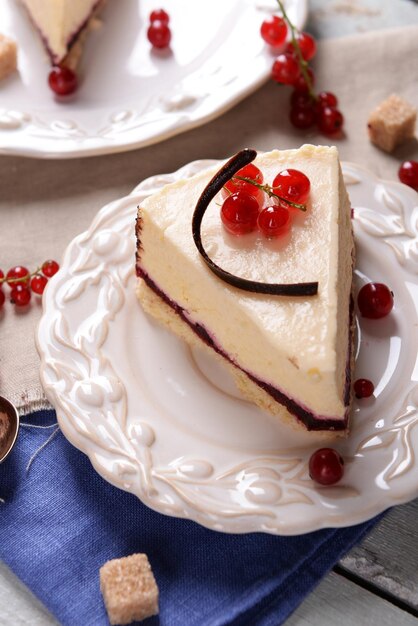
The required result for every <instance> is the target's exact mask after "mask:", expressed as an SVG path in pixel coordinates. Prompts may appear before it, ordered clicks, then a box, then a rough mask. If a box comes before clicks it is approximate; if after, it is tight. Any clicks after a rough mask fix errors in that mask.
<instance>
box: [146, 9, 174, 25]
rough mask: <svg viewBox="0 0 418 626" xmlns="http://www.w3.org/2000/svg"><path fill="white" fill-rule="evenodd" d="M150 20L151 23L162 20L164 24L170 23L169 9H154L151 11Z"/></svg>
mask: <svg viewBox="0 0 418 626" xmlns="http://www.w3.org/2000/svg"><path fill="white" fill-rule="evenodd" d="M149 21H150V22H151V23H152V22H162V23H163V24H168V22H169V21H170V16H169V14H168V13H167V11H164V9H155V10H154V11H151V13H150V16H149Z"/></svg>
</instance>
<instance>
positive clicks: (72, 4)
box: [22, 0, 97, 63]
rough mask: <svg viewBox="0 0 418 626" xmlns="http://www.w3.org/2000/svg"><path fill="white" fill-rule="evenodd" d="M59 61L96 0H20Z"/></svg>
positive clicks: (56, 60) (55, 59)
mask: <svg viewBox="0 0 418 626" xmlns="http://www.w3.org/2000/svg"><path fill="white" fill-rule="evenodd" d="M22 2H23V4H24V5H25V6H26V8H27V10H28V11H29V13H30V15H31V17H32V20H33V21H34V23H35V24H36V26H37V27H38V28H39V30H40V31H41V33H42V35H43V36H44V37H45V39H46V41H47V44H48V47H49V48H50V50H51V52H52V53H53V55H54V61H55V62H56V63H59V62H60V61H61V60H62V59H63V58H64V57H65V55H66V54H67V52H68V49H67V44H68V42H69V40H70V39H71V37H72V36H73V35H74V34H75V33H77V31H78V30H79V28H80V27H81V26H82V24H83V23H84V22H85V20H86V19H87V18H88V17H89V16H90V14H91V12H92V10H93V8H94V7H95V5H96V4H97V0H49V1H46V0H22Z"/></svg>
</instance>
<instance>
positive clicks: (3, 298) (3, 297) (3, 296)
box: [0, 289, 6, 307]
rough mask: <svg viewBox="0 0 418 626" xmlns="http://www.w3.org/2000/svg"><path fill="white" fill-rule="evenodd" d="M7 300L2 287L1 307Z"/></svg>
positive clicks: (0, 294) (0, 291) (0, 295)
mask: <svg viewBox="0 0 418 626" xmlns="http://www.w3.org/2000/svg"><path fill="white" fill-rule="evenodd" d="M5 300H6V296H5V295H4V291H3V289H0V307H2V306H3V304H4V301H5Z"/></svg>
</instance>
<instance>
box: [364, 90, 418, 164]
mask: <svg viewBox="0 0 418 626" xmlns="http://www.w3.org/2000/svg"><path fill="white" fill-rule="evenodd" d="M416 117H417V111H416V109H415V108H414V107H413V106H412V105H411V104H409V102H406V101H405V100H403V99H402V98H400V97H399V96H397V95H396V94H392V95H391V96H389V98H387V99H386V100H384V101H383V102H381V103H380V104H379V106H378V107H376V109H374V111H372V113H371V114H370V117H369V121H368V124H367V127H368V129H369V137H370V140H371V141H372V142H373V143H374V144H376V146H378V147H379V148H381V149H382V150H385V151H386V152H392V151H393V150H394V149H395V148H396V146H398V145H399V144H401V143H403V142H404V141H406V140H407V139H410V138H411V137H413V136H414V132H415V120H416Z"/></svg>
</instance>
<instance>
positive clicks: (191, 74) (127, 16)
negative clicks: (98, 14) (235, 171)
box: [0, 0, 307, 158]
mask: <svg viewBox="0 0 418 626" xmlns="http://www.w3.org/2000/svg"><path fill="white" fill-rule="evenodd" d="M285 4H286V7H287V9H288V12H289V17H290V18H291V19H292V21H293V22H294V23H295V24H296V25H297V27H298V28H302V27H303V25H304V24H305V22H306V17H307V0H287V1H286V3H285ZM164 7H165V9H166V10H167V11H168V12H169V14H170V26H171V30H172V42H171V50H169V51H168V50H160V51H155V50H153V49H152V46H151V45H150V44H149V42H148V40H147V37H146V30H147V27H148V18H149V14H150V12H151V10H153V9H155V2H153V1H151V0H108V3H107V6H106V7H105V9H104V11H103V13H102V21H103V25H102V28H101V29H99V30H98V31H94V32H91V33H90V34H89V36H88V39H87V43H86V46H85V50H84V54H83V58H82V62H81V68H80V74H81V86H80V88H79V90H78V91H77V93H76V94H74V95H72V96H70V97H68V98H63V99H61V101H60V100H59V99H56V98H55V97H54V95H53V93H52V92H51V91H50V89H49V87H48V85H47V76H48V73H49V70H50V67H49V60H48V59H47V56H46V53H45V52H44V49H43V47H42V44H41V41H40V38H39V36H38V34H37V32H36V31H35V30H34V29H33V28H32V26H31V24H30V22H29V19H28V17H27V15H26V13H25V11H24V9H23V8H22V7H20V6H19V3H18V1H17V0H1V2H0V32H2V33H4V34H8V35H10V36H12V37H14V38H15V39H16V40H17V42H18V46H19V73H18V74H15V75H13V76H11V77H10V78H8V79H6V80H4V81H2V83H1V85H0V154H15V155H22V156H30V157H37V158H48V157H55V158H70V157H80V156H89V155H96V154H106V153H112V152H122V151H124V150H131V149H134V148H139V147H142V146H146V145H149V144H152V143H155V142H158V141H162V140H164V139H166V138H168V137H170V136H172V135H175V134H177V133H180V132H183V131H185V130H188V129H190V128H193V127H195V126H199V125H201V124H203V123H205V122H208V121H209V120H211V119H214V118H215V117H217V116H218V115H221V114H222V113H223V112H224V111H226V110H227V109H229V108H230V107H232V106H233V105H234V104H236V103H237V102H239V101H240V100H242V99H243V98H244V97H245V96H247V95H248V94H250V93H251V92H253V91H254V90H255V89H257V88H258V87H259V86H260V85H261V84H262V83H263V82H264V81H265V80H266V79H267V78H268V76H269V74H270V71H271V65H272V62H273V59H274V54H273V53H272V51H271V50H269V47H268V46H266V45H265V44H264V42H263V41H262V39H261V36H260V34H259V27H260V24H261V22H262V21H263V19H265V17H266V16H268V15H271V14H272V13H273V12H277V2H275V0H229V1H228V2H225V0H210V2H197V1H196V0H181V2H171V1H170V0H167V2H166V4H165V5H164Z"/></svg>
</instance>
